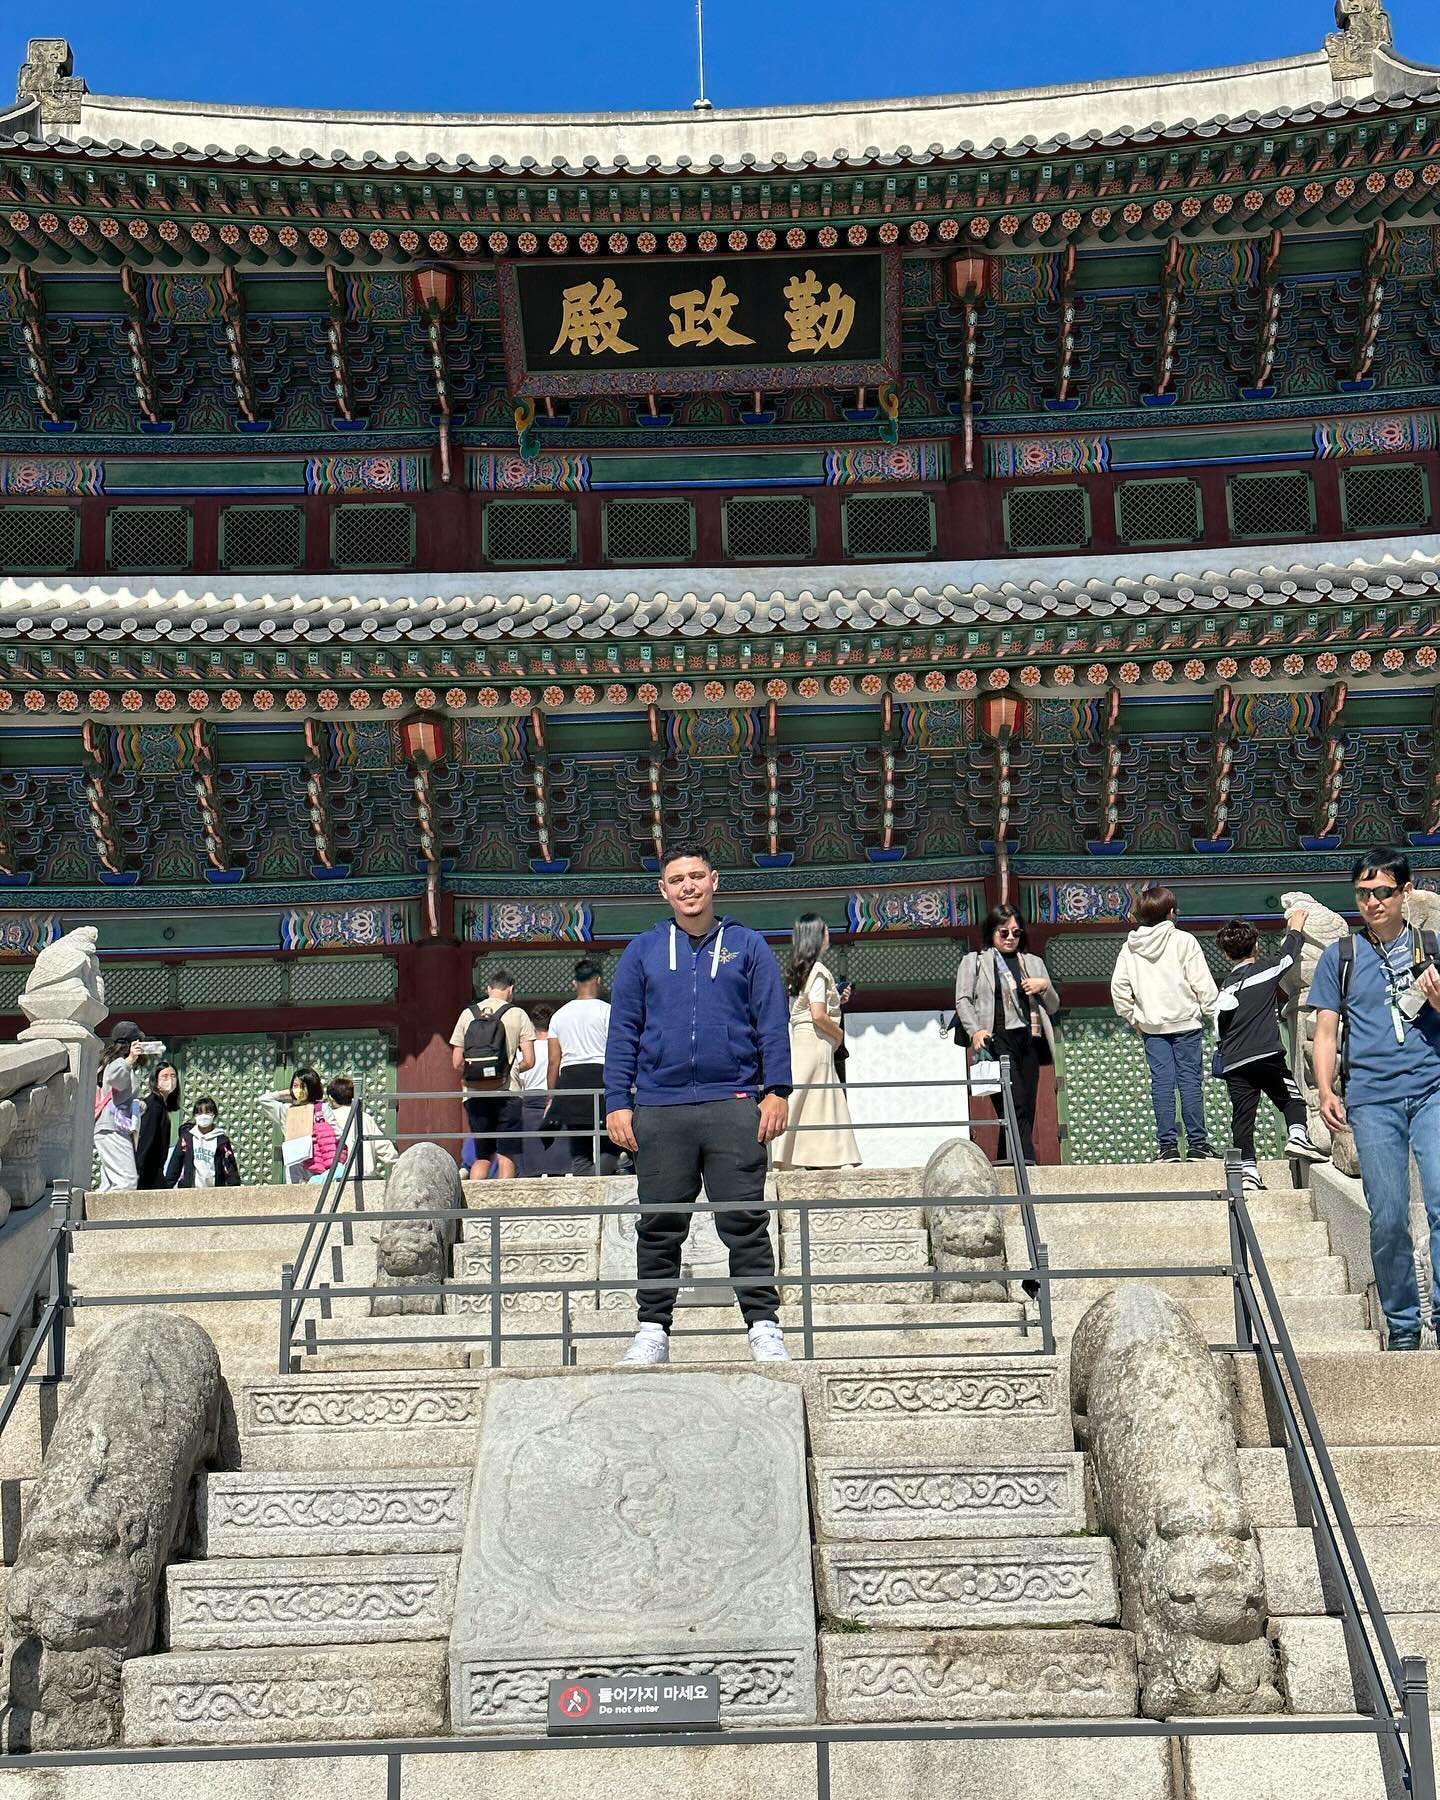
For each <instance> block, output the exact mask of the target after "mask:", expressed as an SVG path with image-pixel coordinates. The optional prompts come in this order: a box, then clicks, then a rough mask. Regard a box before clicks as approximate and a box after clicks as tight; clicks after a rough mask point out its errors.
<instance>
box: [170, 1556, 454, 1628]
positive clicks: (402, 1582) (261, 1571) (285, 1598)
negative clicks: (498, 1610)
mask: <svg viewBox="0 0 1440 1800" xmlns="http://www.w3.org/2000/svg"><path fill="white" fill-rule="evenodd" d="M459 1567H460V1559H459V1557H458V1556H413V1555H383V1556H342V1555H331V1556H294V1557H267V1558H263V1559H261V1558H255V1557H247V1558H245V1559H243V1560H237V1561H234V1562H230V1561H222V1562H182V1563H171V1565H170V1567H169V1568H168V1569H167V1570H166V1571H165V1596H166V1607H165V1641H166V1643H167V1644H168V1646H169V1648H170V1649H172V1650H271V1649H290V1648H296V1647H299V1646H302V1645H311V1646H315V1645H326V1644H334V1643H336V1642H338V1641H340V1640H342V1639H343V1640H344V1642H346V1643H347V1644H394V1643H414V1642H417V1641H418V1642H421V1643H425V1642H433V1641H434V1640H435V1639H437V1638H442V1637H445V1636H447V1635H448V1634H449V1631H450V1625H451V1622H452V1620H453V1619H454V1616H455V1582H456V1575H457V1573H458V1570H459Z"/></svg>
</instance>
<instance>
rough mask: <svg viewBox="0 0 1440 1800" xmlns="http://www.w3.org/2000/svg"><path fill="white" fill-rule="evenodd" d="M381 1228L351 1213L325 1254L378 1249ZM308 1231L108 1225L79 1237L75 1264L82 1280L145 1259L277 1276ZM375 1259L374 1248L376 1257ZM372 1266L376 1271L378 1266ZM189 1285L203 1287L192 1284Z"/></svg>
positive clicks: (340, 1220)
mask: <svg viewBox="0 0 1440 1800" xmlns="http://www.w3.org/2000/svg"><path fill="white" fill-rule="evenodd" d="M282 1191H283V1190H282ZM274 1210H275V1211H276V1212H285V1211H287V1210H293V1208H292V1209H287V1208H285V1207H280V1206H277V1207H276V1208H274ZM380 1228H381V1227H380V1221H379V1220H377V1219H372V1218H371V1217H370V1216H369V1215H368V1214H366V1213H355V1212H351V1211H349V1210H348V1209H347V1210H346V1211H345V1212H343V1213H340V1214H339V1215H338V1216H337V1217H336V1218H335V1220H334V1221H333V1223H332V1224H331V1227H330V1231H329V1233H328V1235H327V1236H326V1239H325V1250H324V1255H325V1256H326V1257H328V1256H329V1251H330V1245H331V1244H343V1243H344V1241H345V1239H346V1238H347V1237H348V1238H349V1239H350V1240H351V1241H352V1242H360V1243H365V1244H369V1245H372V1246H373V1244H374V1242H375V1239H376V1238H377V1237H378V1236H379V1234H380ZM305 1232H306V1227H305V1225H303V1224H293V1223H292V1224H288V1225H260V1224H236V1223H229V1224H225V1225H187V1226H177V1227H173V1228H166V1229H164V1230H158V1231H157V1230H155V1229H153V1228H152V1227H150V1226H149V1225H145V1226H137V1227H136V1228H135V1229H134V1230H132V1231H124V1230H112V1229H111V1228H110V1226H109V1225H108V1224H107V1226H106V1228H105V1229H104V1230H103V1231H95V1230H83V1231H81V1232H79V1233H78V1234H77V1235H76V1238H75V1248H74V1251H73V1253H72V1255H71V1259H70V1261H71V1268H72V1272H73V1273H75V1274H76V1276H77V1278H78V1275H79V1272H80V1271H82V1270H83V1271H84V1272H85V1274H86V1275H87V1276H89V1277H91V1278H92V1279H93V1278H94V1277H95V1276H96V1275H98V1274H99V1273H101V1272H108V1271H109V1269H110V1268H111V1266H112V1265H113V1264H117V1263H118V1265H119V1266H120V1268H121V1269H127V1268H128V1267H130V1266H131V1265H132V1264H134V1263H137V1262H139V1261H140V1260H141V1259H145V1260H147V1261H150V1262H153V1263H155V1264H156V1265H157V1266H158V1267H160V1268H168V1267H169V1266H170V1265H171V1264H172V1263H173V1262H176V1261H186V1260H193V1261H194V1262H196V1263H198V1264H200V1265H201V1266H202V1267H204V1268H207V1269H208V1268H209V1266H210V1264H211V1262H212V1261H213V1260H214V1259H217V1258H223V1257H229V1256H233V1257H235V1258H237V1259H238V1258H241V1257H248V1258H250V1260H251V1261H252V1262H253V1263H254V1264H255V1265H256V1266H257V1267H260V1268H264V1269H266V1270H268V1271H272V1272H273V1271H274V1270H277V1269H278V1268H279V1267H280V1265H281V1263H285V1262H289V1263H293V1262H295V1261H296V1259H297V1258H298V1257H299V1254H300V1248H301V1245H302V1244H303V1243H304V1241H305ZM373 1254H374V1252H373V1249H372V1251H371V1255H372V1257H373ZM371 1266H372V1268H373V1266H374V1264H373V1262H372V1264H371ZM185 1285H186V1286H199V1285H201V1284H200V1283H198V1282H193V1283H192V1282H187V1283H186V1284H185Z"/></svg>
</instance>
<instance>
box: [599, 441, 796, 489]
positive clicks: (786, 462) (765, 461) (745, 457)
mask: <svg viewBox="0 0 1440 1800" xmlns="http://www.w3.org/2000/svg"><path fill="white" fill-rule="evenodd" d="M824 480H825V456H824V453H823V451H818V450H767V451H756V452H752V453H750V454H741V455H734V456H731V455H725V454H716V455H712V456H706V455H703V454H697V453H693V452H692V453H690V454H687V453H685V452H684V451H678V452H677V451H673V450H672V451H662V452H660V453H657V454H653V455H650V456H644V455H638V454H637V455H635V456H609V455H606V454H605V453H604V452H603V451H602V452H600V453H599V454H597V455H596V456H594V457H593V458H592V459H591V464H590V485H591V487H592V488H605V487H653V486H658V487H737V486H741V485H743V484H746V483H751V482H754V483H767V484H772V485H774V486H776V487H783V486H785V485H786V484H787V483H789V482H805V483H814V484H817V485H818V484H819V483H821V482H823V481H824Z"/></svg>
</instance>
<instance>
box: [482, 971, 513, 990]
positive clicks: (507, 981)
mask: <svg viewBox="0 0 1440 1800" xmlns="http://www.w3.org/2000/svg"><path fill="white" fill-rule="evenodd" d="M514 985H515V977H514V976H513V975H512V974H511V973H510V971H509V970H508V969H491V970H489V971H488V972H487V973H486V976H485V991H486V992H487V993H491V994H493V993H494V992H495V990H496V989H497V988H513V987H514Z"/></svg>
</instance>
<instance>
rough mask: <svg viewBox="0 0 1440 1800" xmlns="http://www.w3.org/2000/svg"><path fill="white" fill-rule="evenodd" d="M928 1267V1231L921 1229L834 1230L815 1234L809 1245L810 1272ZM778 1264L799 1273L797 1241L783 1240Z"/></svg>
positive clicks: (889, 1270) (882, 1271) (824, 1272)
mask: <svg viewBox="0 0 1440 1800" xmlns="http://www.w3.org/2000/svg"><path fill="white" fill-rule="evenodd" d="M929 1266H930V1234H929V1232H928V1231H924V1230H919V1231H902V1230H898V1229H896V1230H892V1231H884V1232H878V1233H875V1234H874V1235H873V1236H870V1237H862V1236H858V1235H852V1234H850V1233H848V1232H847V1233H840V1232H835V1233H833V1234H831V1235H829V1236H826V1237H817V1238H816V1239H815V1240H814V1242H813V1243H812V1244H811V1246H810V1272H811V1273H812V1274H813V1275H831V1274H836V1273H839V1274H845V1275H849V1274H851V1273H854V1272H855V1271H857V1270H858V1271H862V1272H865V1273H869V1272H871V1271H873V1272H875V1273H876V1274H887V1273H889V1272H891V1271H892V1270H896V1269H926V1268H929ZM780 1267H781V1270H782V1271H783V1272H785V1273H787V1274H791V1275H798V1274H799V1273H800V1245H799V1242H798V1241H797V1240H789V1239H787V1240H786V1242H785V1245H784V1253H783V1255H782V1257H781V1262H780Z"/></svg>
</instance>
